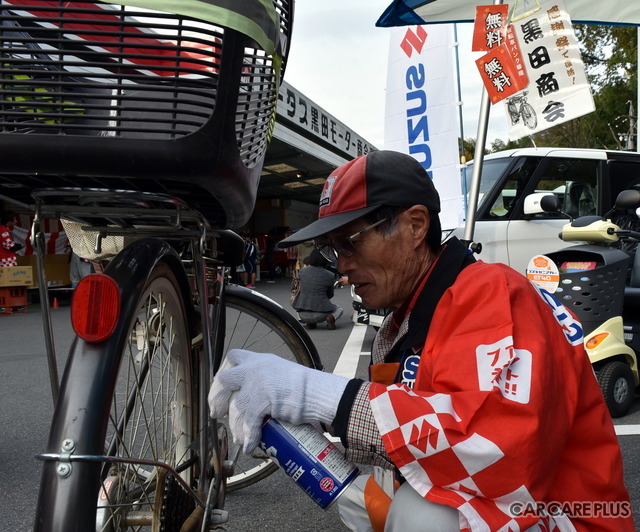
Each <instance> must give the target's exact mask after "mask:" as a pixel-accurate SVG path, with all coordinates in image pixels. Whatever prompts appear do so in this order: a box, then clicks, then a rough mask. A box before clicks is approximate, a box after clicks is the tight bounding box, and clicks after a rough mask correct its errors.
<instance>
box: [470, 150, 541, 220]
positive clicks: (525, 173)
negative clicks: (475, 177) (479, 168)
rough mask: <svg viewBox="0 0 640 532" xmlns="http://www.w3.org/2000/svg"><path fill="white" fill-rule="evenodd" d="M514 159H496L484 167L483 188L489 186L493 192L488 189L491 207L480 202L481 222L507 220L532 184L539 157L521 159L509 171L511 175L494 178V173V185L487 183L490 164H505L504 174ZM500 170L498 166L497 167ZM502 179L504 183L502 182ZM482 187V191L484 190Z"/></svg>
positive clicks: (479, 217)
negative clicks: (507, 164)
mask: <svg viewBox="0 0 640 532" xmlns="http://www.w3.org/2000/svg"><path fill="white" fill-rule="evenodd" d="M512 161H513V159H494V160H492V161H487V162H485V163H484V165H483V172H482V186H484V187H488V186H489V184H491V185H492V186H491V187H490V188H491V189H492V190H490V189H487V196H486V198H487V199H486V201H489V202H490V205H485V204H484V202H482V201H481V202H479V205H480V207H479V209H478V213H479V216H478V219H479V220H496V219H507V218H509V217H510V214H511V213H512V211H513V210H514V208H515V206H516V204H517V203H518V200H519V199H520V198H521V197H522V196H523V194H524V192H525V190H526V189H527V185H528V184H529V183H530V182H531V177H532V175H533V174H534V172H535V170H536V168H537V166H538V164H539V163H540V159H539V158H538V157H521V158H519V159H517V160H516V162H515V164H514V165H513V166H512V167H511V168H510V169H509V174H508V175H507V176H506V177H505V176H504V175H497V176H495V177H494V176H493V173H494V172H491V173H490V175H491V176H492V177H493V182H492V183H489V182H487V183H485V175H484V168H485V167H486V165H487V163H488V162H491V163H498V162H500V163H503V166H502V167H501V171H502V174H504V170H505V169H506V164H505V163H510V162H512ZM496 168H498V165H496ZM500 179H504V181H502V182H500ZM482 186H481V190H482Z"/></svg>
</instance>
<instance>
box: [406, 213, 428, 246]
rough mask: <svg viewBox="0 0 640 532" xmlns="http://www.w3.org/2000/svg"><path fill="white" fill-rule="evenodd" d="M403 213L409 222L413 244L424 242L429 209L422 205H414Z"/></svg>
mask: <svg viewBox="0 0 640 532" xmlns="http://www.w3.org/2000/svg"><path fill="white" fill-rule="evenodd" d="M404 214H405V215H406V216H407V219H408V222H409V227H410V230H411V236H412V238H413V241H414V245H415V246H416V247H418V245H420V244H422V243H424V242H425V240H426V238H427V232H428V231H429V223H430V217H429V209H427V208H426V207H425V206H424V205H414V206H413V207H409V208H408V209H407V210H406V211H405V213H404Z"/></svg>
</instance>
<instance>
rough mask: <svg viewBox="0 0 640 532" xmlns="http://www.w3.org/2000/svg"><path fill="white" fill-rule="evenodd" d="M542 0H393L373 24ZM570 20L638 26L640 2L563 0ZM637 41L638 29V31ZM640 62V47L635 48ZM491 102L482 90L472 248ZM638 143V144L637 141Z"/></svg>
mask: <svg viewBox="0 0 640 532" xmlns="http://www.w3.org/2000/svg"><path fill="white" fill-rule="evenodd" d="M540 1H541V0H512V1H511V2H503V0H493V2H490V1H487V0H394V1H393V2H392V3H391V5H389V7H387V9H385V11H384V12H383V13H382V15H381V16H380V18H379V19H378V21H377V22H376V26H378V27H393V26H413V25H424V24H445V23H459V22H460V23H462V22H473V21H474V19H475V13H476V6H479V5H487V4H490V3H493V4H494V5H497V4H502V3H509V4H511V6H512V7H513V9H514V11H516V12H518V13H523V12H526V11H529V10H531V9H535V8H536V7H537V6H538V5H539V4H540ZM564 3H565V6H566V9H567V11H568V12H569V14H570V16H571V20H572V22H573V23H575V24H603V25H621V26H640V2H637V1H625V2H621V1H617V2H616V1H608V2H606V1H602V0H564ZM638 32H639V34H638V40H639V42H640V28H639V30H638ZM638 57H639V63H640V50H639V51H638ZM638 107H639V108H640V87H639V91H638ZM490 108H491V106H490V101H489V96H488V93H487V90H486V89H485V88H484V87H483V89H482V100H481V104H480V116H479V120H478V134H477V137H476V149H475V154H474V161H475V164H474V165H473V174H472V177H471V188H470V190H469V201H468V211H467V218H466V225H465V233H464V240H465V242H466V243H467V244H469V245H470V246H471V248H472V249H473V250H474V251H478V252H479V250H480V249H481V247H477V244H473V232H474V227H475V219H476V209H477V203H478V197H479V192H480V178H481V174H482V162H483V160H484V147H485V144H486V136H487V126H488V122H489V113H490ZM638 144H640V143H638Z"/></svg>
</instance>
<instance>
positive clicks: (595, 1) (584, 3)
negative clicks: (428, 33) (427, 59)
mask: <svg viewBox="0 0 640 532" xmlns="http://www.w3.org/2000/svg"><path fill="white" fill-rule="evenodd" d="M490 3H491V2H487V1H482V0H471V1H470V0H395V1H394V2H393V3H392V4H391V5H390V6H389V7H388V8H387V9H386V10H385V11H384V13H383V14H382V15H381V16H380V18H379V19H378V22H377V23H376V26H381V27H389V26H407V25H414V24H439V23H446V22H473V19H474V17H475V10H476V6H478V5H486V4H490ZM505 3H507V2H505ZM517 3H520V4H528V5H529V6H532V5H535V1H531V0H529V1H528V2H527V1H525V0H519V2H517ZM565 5H566V7H567V11H568V12H569V13H570V14H571V20H572V21H573V22H574V23H575V24H620V25H624V26H640V2H637V1H626V2H619V1H618V2H615V1H613V2H612V1H608V2H603V1H602V0H565Z"/></svg>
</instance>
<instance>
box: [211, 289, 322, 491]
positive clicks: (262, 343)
mask: <svg viewBox="0 0 640 532" xmlns="http://www.w3.org/2000/svg"><path fill="white" fill-rule="evenodd" d="M225 308H226V335H225V344H224V352H225V353H226V352H227V351H228V350H229V349H234V348H239V349H248V350H251V351H257V352H261V353H274V354H276V355H278V356H281V357H283V358H286V359H287V360H291V361H293V362H297V363H298V364H302V365H304V366H307V367H310V368H316V369H321V364H320V361H319V357H318V353H317V350H316V348H315V347H314V345H313V343H312V342H311V340H310V339H309V337H308V335H307V333H306V332H305V331H304V329H303V328H302V327H301V326H300V324H299V323H298V322H297V321H296V320H295V319H294V318H293V317H292V316H291V314H289V313H288V312H287V311H286V310H284V308H282V307H281V306H280V305H278V304H277V303H276V302H274V301H272V300H270V299H268V298H267V297H265V296H262V295H260V294H257V293H256V292H252V291H251V290H247V289H245V288H240V287H236V286H229V287H227V290H226V293H225ZM223 423H224V420H223ZM229 457H230V459H232V460H233V461H234V462H235V472H234V474H233V475H232V476H231V477H229V478H228V479H227V492H230V491H234V490H238V489H241V488H245V487H247V486H250V485H252V484H255V483H256V482H258V481H260V480H262V479H263V478H265V477H267V476H269V475H270V474H271V473H273V472H274V471H276V470H277V469H278V466H277V465H276V464H275V463H274V462H273V461H272V460H271V459H269V458H268V457H267V456H266V455H265V454H263V453H262V452H261V451H259V450H258V451H256V452H254V455H253V456H247V455H244V454H243V453H242V451H241V449H240V447H239V446H237V445H235V444H234V443H233V442H231V441H229Z"/></svg>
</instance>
